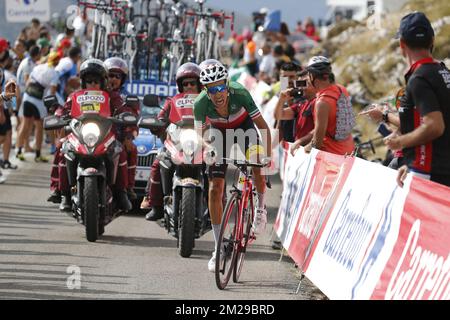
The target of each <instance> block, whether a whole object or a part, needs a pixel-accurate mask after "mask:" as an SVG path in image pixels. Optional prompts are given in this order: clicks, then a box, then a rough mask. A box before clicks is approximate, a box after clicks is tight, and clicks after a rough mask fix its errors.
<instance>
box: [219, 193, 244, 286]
mask: <svg viewBox="0 0 450 320" xmlns="http://www.w3.org/2000/svg"><path fill="white" fill-rule="evenodd" d="M238 215H239V199H238V197H237V195H236V194H233V195H232V196H231V198H230V199H229V200H228V202H227V205H226V207H225V210H224V214H223V216H222V223H221V227H220V236H219V241H218V243H217V248H216V271H215V274H216V285H217V288H219V289H220V290H223V289H225V287H226V286H227V284H228V281H229V280H230V277H231V273H232V271H233V269H234V257H235V253H234V251H235V250H236V235H237V227H238ZM221 248H222V250H220V249H221Z"/></svg>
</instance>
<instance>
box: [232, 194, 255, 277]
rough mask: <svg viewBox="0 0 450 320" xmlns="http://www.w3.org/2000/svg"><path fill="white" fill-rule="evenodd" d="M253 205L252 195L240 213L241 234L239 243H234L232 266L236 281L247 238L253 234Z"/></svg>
mask: <svg viewBox="0 0 450 320" xmlns="http://www.w3.org/2000/svg"><path fill="white" fill-rule="evenodd" d="M253 210H254V207H253V197H250V198H249V199H248V205H247V208H246V209H245V213H244V214H243V215H242V218H243V219H242V222H241V223H242V224H243V228H239V229H240V230H243V234H242V235H239V237H237V238H238V239H240V241H239V243H237V244H236V254H235V255H236V257H235V263H234V268H233V282H238V281H239V277H240V275H241V271H242V266H243V265H244V258H245V253H246V251H247V245H248V243H249V240H250V239H251V238H252V237H253V236H254V235H253V232H252V230H251V229H252V222H253V215H254V212H253Z"/></svg>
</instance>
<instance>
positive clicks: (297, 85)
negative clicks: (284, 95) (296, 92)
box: [294, 80, 306, 89]
mask: <svg viewBox="0 0 450 320" xmlns="http://www.w3.org/2000/svg"><path fill="white" fill-rule="evenodd" d="M305 87H306V80H295V81H294V88H300V89H302V88H305Z"/></svg>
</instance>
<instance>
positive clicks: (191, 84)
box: [182, 81, 197, 87]
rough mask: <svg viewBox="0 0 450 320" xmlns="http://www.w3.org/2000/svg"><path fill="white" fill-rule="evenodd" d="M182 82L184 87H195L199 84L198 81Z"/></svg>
mask: <svg viewBox="0 0 450 320" xmlns="http://www.w3.org/2000/svg"><path fill="white" fill-rule="evenodd" d="M182 84H183V87H187V86H191V87H193V86H196V85H197V82H196V81H183V82H182Z"/></svg>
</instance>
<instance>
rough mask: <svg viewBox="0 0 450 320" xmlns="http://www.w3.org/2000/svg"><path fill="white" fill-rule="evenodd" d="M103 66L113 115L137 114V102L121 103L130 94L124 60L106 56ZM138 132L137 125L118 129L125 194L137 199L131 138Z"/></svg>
mask: <svg viewBox="0 0 450 320" xmlns="http://www.w3.org/2000/svg"><path fill="white" fill-rule="evenodd" d="M105 67H106V70H107V71H108V93H109V97H110V101H111V105H114V106H116V107H115V108H114V109H115V111H114V114H113V115H117V114H120V113H123V112H131V113H133V114H135V115H136V116H139V111H140V110H139V104H136V105H134V106H131V105H127V104H124V103H122V102H123V101H125V99H126V97H127V96H128V95H129V94H130V93H129V92H128V91H127V90H126V88H125V80H126V78H127V74H128V65H127V63H126V61H125V60H123V59H121V58H117V57H112V58H108V59H106V60H105ZM138 133H139V129H138V127H137V126H133V127H123V128H120V129H119V130H118V140H119V141H120V142H121V143H122V144H123V146H124V148H125V151H126V153H127V167H128V185H127V194H128V198H129V199H130V200H136V199H137V195H136V193H135V192H134V190H133V189H134V185H135V176H136V165H137V148H136V146H135V144H134V143H133V140H134V138H135V137H137V135H138Z"/></svg>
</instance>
